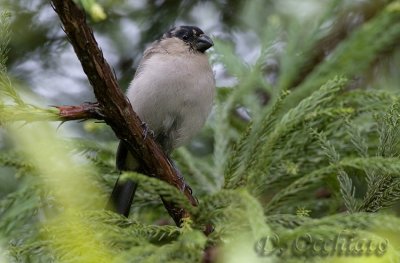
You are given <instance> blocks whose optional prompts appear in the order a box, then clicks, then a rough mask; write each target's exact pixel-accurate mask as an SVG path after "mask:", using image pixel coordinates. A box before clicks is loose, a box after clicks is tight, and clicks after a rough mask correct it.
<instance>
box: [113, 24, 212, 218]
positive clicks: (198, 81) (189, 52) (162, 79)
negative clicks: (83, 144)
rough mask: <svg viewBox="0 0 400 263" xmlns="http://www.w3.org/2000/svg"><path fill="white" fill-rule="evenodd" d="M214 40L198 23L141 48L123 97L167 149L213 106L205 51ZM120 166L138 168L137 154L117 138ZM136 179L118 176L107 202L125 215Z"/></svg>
mask: <svg viewBox="0 0 400 263" xmlns="http://www.w3.org/2000/svg"><path fill="white" fill-rule="evenodd" d="M213 45H214V43H213V41H212V40H211V38H210V37H209V36H208V35H206V34H205V33H204V32H203V31H202V30H201V29H200V28H198V27H196V26H186V25H183V26H177V27H173V28H171V29H170V30H168V31H167V32H166V33H164V34H163V35H162V37H161V38H159V39H158V40H156V41H155V42H153V43H152V44H151V45H150V46H149V47H148V48H147V49H146V50H145V51H144V53H143V57H142V59H141V60H140V62H139V66H138V68H137V70H136V73H135V75H134V77H133V80H132V82H131V84H130V85H129V87H128V89H127V92H126V97H127V98H128V100H129V101H130V103H131V105H132V108H133V110H134V112H135V113H136V114H137V115H138V116H139V118H140V120H141V121H142V122H143V124H144V125H145V132H147V130H149V131H150V133H151V134H152V135H153V137H154V139H155V141H156V142H157V143H158V144H159V146H160V147H161V148H162V150H163V151H164V152H165V153H166V154H167V156H169V154H170V153H171V152H172V151H173V150H174V149H176V148H178V147H180V146H182V145H185V144H187V143H188V142H189V141H190V140H191V139H192V138H193V137H194V136H195V135H196V134H197V133H198V132H199V131H200V130H201V128H202V127H203V126H204V124H205V121H206V119H207V117H208V115H209V114H210V112H211V109H212V105H213V99H214V94H215V78H214V73H213V70H212V67H211V65H210V63H209V60H208V56H207V54H206V53H205V52H206V51H207V50H208V49H209V48H211V47H212V46H213ZM116 167H117V169H118V170H119V171H137V172H141V167H140V163H139V162H138V161H137V158H135V156H134V155H133V154H132V153H131V152H129V151H128V148H127V147H126V146H125V144H124V142H123V141H120V142H119V145H118V149H117V154H116ZM136 188H137V184H136V183H135V182H134V181H132V180H125V181H121V180H119V178H118V180H117V182H116V184H115V186H114V189H113V191H112V193H111V197H110V201H109V206H111V207H112V209H113V210H114V211H115V212H117V213H119V214H122V215H124V216H126V217H128V216H129V212H130V208H131V205H132V201H133V197H134V194H135V191H136Z"/></svg>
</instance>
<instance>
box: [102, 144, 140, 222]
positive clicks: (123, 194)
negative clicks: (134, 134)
mask: <svg viewBox="0 0 400 263" xmlns="http://www.w3.org/2000/svg"><path fill="white" fill-rule="evenodd" d="M116 163H117V169H118V170H120V171H136V170H137V169H138V164H137V163H136V162H135V159H134V157H133V156H132V154H130V153H129V151H128V148H126V146H125V145H124V144H123V142H122V141H121V142H120V143H119V145H118V150H117V161H116ZM136 188H137V183H135V182H134V181H132V180H126V181H124V182H120V181H119V178H118V180H117V182H116V183H115V186H114V189H113V191H112V193H111V197H110V200H109V202H108V207H109V208H111V209H113V210H114V211H115V212H117V213H119V214H122V215H124V216H126V217H128V215H129V211H130V209H131V205H132V202H133V197H134V196H135V192H136Z"/></svg>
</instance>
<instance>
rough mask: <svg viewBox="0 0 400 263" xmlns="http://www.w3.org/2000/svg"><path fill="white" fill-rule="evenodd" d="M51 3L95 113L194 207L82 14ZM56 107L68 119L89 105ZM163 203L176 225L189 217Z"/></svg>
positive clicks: (69, 4) (62, 2)
mask: <svg viewBox="0 0 400 263" xmlns="http://www.w3.org/2000/svg"><path fill="white" fill-rule="evenodd" d="M51 3H52V4H53V8H54V10H55V11H56V13H57V14H58V16H59V17H60V20H61V22H62V24H63V27H64V31H65V33H66V35H67V36H68V38H69V40H70V42H71V44H72V46H73V48H74V50H75V53H76V55H77V56H78V58H79V60H80V62H81V64H82V68H83V70H84V72H85V73H86V75H87V77H88V79H89V81H90V84H91V85H92V87H93V90H94V93H95V96H96V98H97V100H98V105H96V111H95V113H101V115H102V116H104V117H103V118H102V119H104V121H105V122H106V123H107V124H108V125H109V126H110V127H111V128H112V129H113V131H114V132H115V134H116V136H117V137H118V138H119V139H120V140H122V141H124V143H125V145H126V146H127V147H128V149H129V150H130V151H131V152H132V153H133V154H134V155H135V156H139V158H141V159H140V160H139V161H140V162H141V163H143V164H144V170H145V173H146V174H147V175H149V176H154V177H157V178H159V179H161V180H163V181H165V182H167V183H169V184H171V185H173V186H175V187H176V188H178V189H179V190H180V191H181V192H183V193H184V195H185V196H186V197H187V198H188V200H189V201H190V203H191V204H192V205H193V206H197V201H196V199H195V198H194V197H193V196H192V194H191V189H190V187H189V186H188V185H187V184H186V183H185V182H184V180H183V178H182V177H181V176H179V174H178V172H177V171H176V170H175V168H174V167H173V166H172V164H171V163H170V162H169V160H168V158H167V156H166V155H165V154H164V152H163V151H162V150H161V149H160V148H159V146H158V145H157V144H156V143H155V142H154V140H153V139H152V138H150V136H148V137H147V138H146V139H145V140H144V136H143V129H142V127H141V123H142V122H141V120H140V119H139V117H138V116H137V115H136V113H135V112H134V111H133V109H132V107H131V105H130V103H129V102H128V100H126V98H125V96H124V95H123V93H122V92H121V90H120V89H119V87H118V83H117V80H116V78H115V76H114V74H113V71H112V70H111V67H110V66H109V64H108V63H107V61H106V60H105V59H104V57H103V54H102V51H101V50H100V48H99V47H98V45H97V42H96V40H95V38H94V36H93V32H92V29H91V28H90V27H89V26H88V25H87V24H86V19H85V14H84V13H83V12H82V11H81V10H80V9H79V8H78V7H77V6H76V4H75V3H74V2H73V1H72V0H52V1H51ZM59 109H60V113H63V114H65V116H66V117H67V118H74V117H73V116H75V115H74V114H82V115H83V116H87V114H88V112H87V110H88V108H85V107H82V108H79V107H78V108H73V107H72V108H68V106H66V107H59ZM81 110H82V111H81ZM89 112H90V107H89ZM90 114H93V112H90ZM90 114H89V115H90ZM164 204H165V207H166V209H167V210H168V212H169V214H170V215H171V217H172V218H173V219H174V221H175V223H176V224H177V225H180V223H181V220H182V218H183V217H188V216H189V214H188V212H187V211H185V210H184V209H182V208H179V207H176V206H175V204H173V203H169V202H165V201H164Z"/></svg>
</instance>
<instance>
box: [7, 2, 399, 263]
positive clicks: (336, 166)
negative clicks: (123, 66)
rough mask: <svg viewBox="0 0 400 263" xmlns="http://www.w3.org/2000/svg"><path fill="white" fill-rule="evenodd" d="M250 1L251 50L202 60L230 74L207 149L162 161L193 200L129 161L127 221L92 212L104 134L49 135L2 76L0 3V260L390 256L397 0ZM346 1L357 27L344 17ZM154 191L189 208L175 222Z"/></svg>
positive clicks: (107, 183) (100, 207)
mask: <svg viewBox="0 0 400 263" xmlns="http://www.w3.org/2000/svg"><path fill="white" fill-rule="evenodd" d="M78 2H79V1H78ZM81 2H85V5H84V8H85V10H86V11H87V13H88V14H89V15H93V14H94V15H95V16H96V14H97V15H99V14H101V16H100V18H101V19H106V18H105V13H104V12H103V10H102V9H101V7H100V5H99V4H98V3H94V2H95V1H81ZM248 2H249V3H247V4H246V5H245V8H244V9H243V10H242V12H243V14H242V15H241V16H242V17H243V19H244V20H245V21H246V23H245V24H246V26H247V29H248V30H253V31H254V32H256V33H257V36H258V38H259V41H260V49H261V51H260V53H259V56H258V58H257V59H256V61H255V63H253V64H248V63H246V62H244V61H243V60H242V58H240V57H239V56H238V55H236V54H235V45H234V43H232V42H230V41H228V40H226V39H223V38H218V37H216V38H215V48H214V50H212V51H211V56H210V57H211V58H210V59H211V62H212V63H213V64H214V65H223V66H224V68H225V70H226V74H228V75H229V76H231V77H234V78H235V80H236V81H235V84H234V85H233V86H231V87H217V91H216V92H217V100H216V105H215V109H214V111H213V113H212V116H211V117H210V119H209V121H208V123H207V126H206V127H205V129H204V131H203V132H202V135H201V136H200V137H199V139H198V141H197V143H198V144H203V146H204V145H205V146H204V148H205V149H208V150H206V151H205V152H203V153H199V152H198V151H196V149H194V148H195V147H186V148H181V149H177V150H176V151H175V152H174V153H173V156H172V159H174V161H175V162H176V165H177V167H179V170H180V172H181V173H182V175H183V176H184V177H185V180H186V181H187V182H188V184H189V185H190V186H191V188H192V189H193V192H194V195H195V196H196V197H197V199H198V201H199V205H198V206H196V207H194V206H192V205H191V204H190V203H189V201H188V200H187V199H186V198H185V196H184V195H183V194H182V193H181V192H180V191H179V190H178V189H176V188H174V187H173V186H171V185H168V184H167V183H165V182H162V181H160V180H157V179H155V178H150V177H148V176H145V175H143V174H139V173H134V172H129V173H128V172H127V173H124V174H123V178H125V179H127V178H130V179H133V180H135V181H137V182H138V183H139V188H138V191H137V193H136V196H135V200H134V204H133V206H132V211H131V215H130V216H129V218H125V217H122V216H119V215H117V214H115V213H112V212H110V211H107V210H105V209H104V206H105V204H106V203H107V198H108V196H109V194H110V192H111V189H112V187H113V184H114V182H115V180H116V178H117V177H118V175H119V172H118V171H116V170H115V166H114V159H115V149H116V145H117V144H116V143H117V140H116V138H115V139H112V140H111V141H107V140H104V141H98V140H96V141H94V140H91V139H90V138H89V139H87V138H86V139H82V138H80V139H73V138H71V137H68V136H66V135H65V134H66V132H63V133H62V134H63V135H61V133H60V132H57V126H54V125H53V124H54V121H57V120H59V119H58V116H57V114H58V111H57V110H56V109H54V108H50V109H49V108H48V107H47V106H46V105H37V104H35V103H32V101H33V100H32V95H30V94H25V93H23V92H22V91H21V90H22V89H21V88H20V87H19V84H18V81H17V80H16V79H14V78H13V77H12V76H11V74H9V73H8V72H7V68H6V64H7V55H8V50H9V48H8V43H9V39H10V37H12V34H13V33H12V32H10V29H9V25H10V21H11V19H12V14H10V13H8V12H6V11H2V12H1V13H0V94H1V97H0V129H1V130H0V131H1V135H0V139H1V138H4V140H6V139H7V140H8V141H10V143H9V144H8V145H7V146H4V145H2V146H1V147H2V148H0V150H1V151H0V166H1V168H0V262H398V260H399V258H400V256H399V253H400V239H399V236H400V228H399V227H398V226H399V225H400V218H399V216H398V213H399V209H398V204H399V199H400V158H399V154H400V151H399V150H400V148H399V147H400V145H399V142H400V136H399V135H400V95H399V91H398V86H399V84H400V79H399V77H398V72H397V71H398V69H399V68H400V60H399V58H400V49H399V48H398V43H399V41H400V2H399V1H364V2H363V3H360V4H359V6H357V5H356V4H354V6H352V5H348V4H347V5H346V3H345V2H346V1H330V2H332V6H331V7H329V8H327V9H326V14H324V15H322V16H321V17H320V20H319V21H312V22H310V23H309V24H307V25H303V26H301V27H300V26H299V25H297V24H296V23H295V22H296V21H295V20H293V21H291V23H287V24H284V23H283V21H286V20H283V17H281V16H284V15H283V14H272V15H268V16H267V18H265V16H261V15H259V14H258V6H259V5H262V4H263V3H264V2H263V1H248ZM361 2H362V1H361ZM92 4H93V5H94V7H93V6H92ZM117 4H118V1H116V3H115V5H117ZM371 5H373V7H372V8H373V12H372V11H371V10H369V9H368V8H371ZM99 8H100V9H99ZM366 10H368V11H366ZM96 12H100V13H96ZM351 12H353V14H356V15H359V16H362V17H363V19H362V22H359V23H358V24H356V25H353V27H352V28H350V29H349V28H343V27H345V26H346V25H344V24H345V22H343V17H344V16H346V15H348V14H349V13H351ZM363 12H364V13H363ZM100 18H99V17H94V18H93V20H94V21H96V20H98V19H100ZM105 21H107V19H106V20H105ZM278 46H280V48H278ZM271 61H275V62H276V63H277V64H278V66H277V67H278V70H277V69H276V68H275V67H272V66H271V63H272V62H271ZM262 97H267V100H266V101H264V102H262V101H261V98H262ZM243 109H245V111H246V112H248V115H249V116H250V117H249V118H245V117H243V116H242V114H243ZM97 125H104V124H97ZM59 129H62V127H61V128H59ZM204 138H205V139H204ZM2 174H4V175H2ZM159 196H163V198H164V199H165V200H167V201H171V202H174V203H175V204H177V205H179V206H180V207H183V208H185V209H186V210H187V211H188V212H189V214H190V217H189V218H185V219H184V220H183V222H182V225H181V227H177V226H175V225H174V224H173V221H172V219H171V218H169V216H168V213H167V212H166V211H165V209H164V207H163V204H162V202H161V200H160V198H159ZM206 226H212V228H213V231H212V232H211V233H210V234H208V235H206V234H205V233H204V229H205V227H206Z"/></svg>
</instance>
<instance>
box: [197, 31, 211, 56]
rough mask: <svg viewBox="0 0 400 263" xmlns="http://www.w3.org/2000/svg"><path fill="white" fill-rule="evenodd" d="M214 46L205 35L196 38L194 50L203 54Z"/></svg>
mask: <svg viewBox="0 0 400 263" xmlns="http://www.w3.org/2000/svg"><path fill="white" fill-rule="evenodd" d="M213 45H214V43H213V41H212V40H211V38H210V37H209V36H207V35H204V34H203V35H200V36H199V37H198V38H197V41H196V49H197V50H198V51H200V52H204V51H206V50H207V49H209V48H210V47H212V46H213Z"/></svg>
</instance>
